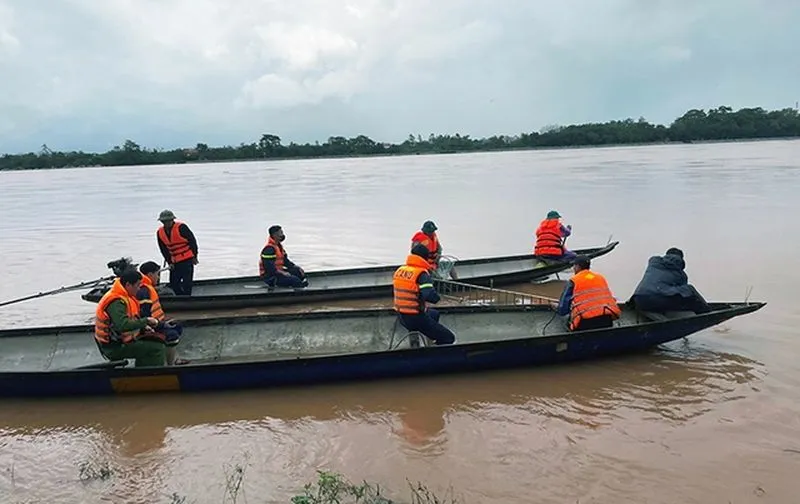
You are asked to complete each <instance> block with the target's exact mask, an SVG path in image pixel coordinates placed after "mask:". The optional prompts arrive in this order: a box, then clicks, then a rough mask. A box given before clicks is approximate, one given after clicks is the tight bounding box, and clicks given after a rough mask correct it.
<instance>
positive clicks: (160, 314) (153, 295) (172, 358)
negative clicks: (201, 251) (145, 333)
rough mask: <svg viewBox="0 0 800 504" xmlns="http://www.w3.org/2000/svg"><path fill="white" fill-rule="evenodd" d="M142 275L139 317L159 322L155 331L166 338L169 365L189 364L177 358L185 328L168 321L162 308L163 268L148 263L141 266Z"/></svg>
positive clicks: (137, 293) (138, 294) (138, 295)
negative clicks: (160, 286) (161, 286)
mask: <svg viewBox="0 0 800 504" xmlns="http://www.w3.org/2000/svg"><path fill="white" fill-rule="evenodd" d="M139 272H140V273H141V274H142V285H141V287H139V290H138V291H137V292H136V299H137V300H138V301H139V315H140V316H142V317H153V318H155V319H156V320H158V325H156V327H155V329H154V330H155V331H156V332H157V333H159V334H161V335H163V336H164V345H166V347H167V365H168V366H174V365H181V364H188V363H189V361H188V360H185V359H178V358H177V348H176V347H177V346H178V343H180V339H181V334H183V326H182V325H181V324H179V323H177V322H175V321H174V320H171V319H170V320H168V319H167V316H166V314H165V313H164V308H163V307H162V306H161V298H160V297H159V295H158V291H157V290H156V286H157V285H158V283H159V277H160V276H161V268H160V267H159V266H158V263H156V262H154V261H147V262H145V263H143V264H142V265H141V266H139Z"/></svg>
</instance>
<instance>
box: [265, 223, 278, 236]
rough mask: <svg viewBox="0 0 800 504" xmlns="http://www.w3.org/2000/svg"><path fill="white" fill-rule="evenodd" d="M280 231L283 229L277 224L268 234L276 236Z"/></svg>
mask: <svg viewBox="0 0 800 504" xmlns="http://www.w3.org/2000/svg"><path fill="white" fill-rule="evenodd" d="M280 230H281V227H280V226H279V225H277V224H275V225H272V226H270V227H269V229H268V230H267V232H268V233H269V235H270V236H272V235H274V234H275V233H277V232H278V231H280Z"/></svg>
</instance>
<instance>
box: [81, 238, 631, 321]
mask: <svg viewBox="0 0 800 504" xmlns="http://www.w3.org/2000/svg"><path fill="white" fill-rule="evenodd" d="M618 244H619V242H617V241H614V242H611V243H609V244H608V245H606V246H604V247H596V248H590V249H580V250H576V252H578V253H582V254H585V255H587V256H589V257H590V258H595V257H600V256H603V255H605V254H608V253H609V252H611V251H612V250H614V249H615V248H616V246H617V245H618ZM398 267H399V265H388V266H376V267H369V268H346V269H337V270H326V271H311V272H308V273H307V276H308V279H309V286H308V287H307V288H304V289H297V290H295V289H288V288H277V289H275V290H274V291H272V292H270V291H267V289H266V287H265V285H264V283H263V282H262V281H261V279H260V278H259V277H257V276H245V277H231V278H219V279H207V280H197V281H195V282H194V286H193V289H192V295H191V296H174V295H162V296H161V304H162V306H163V307H164V309H165V310H166V311H167V312H170V311H175V312H186V311H197V310H203V311H208V310H227V309H240V308H257V307H266V306H282V305H296V304H302V303H316V302H330V301H344V300H355V299H365V298H374V297H383V296H391V295H392V274H393V273H394V271H395V270H396V269H397V268H398ZM570 267H571V264H570V263H569V262H564V261H557V260H550V259H547V260H544V259H540V258H537V257H536V256H534V255H530V254H524V255H514V256H501V257H490V258H483V259H467V260H463V261H458V262H456V264H455V270H456V272H457V274H458V280H459V281H460V282H463V283H468V284H472V285H480V286H494V287H499V286H503V285H511V284H515V283H521V282H527V281H531V280H536V279H540V278H546V277H548V276H550V275H553V274H556V273H559V272H561V271H564V270H567V269H569V268H570ZM109 288H110V283H106V284H102V285H99V286H98V287H95V288H93V289H92V290H90V291H89V292H87V293H85V294H83V295H81V299H83V300H84V301H88V302H91V303H97V302H99V301H100V298H101V297H102V296H103V294H105V292H106V291H107V290H108V289H109Z"/></svg>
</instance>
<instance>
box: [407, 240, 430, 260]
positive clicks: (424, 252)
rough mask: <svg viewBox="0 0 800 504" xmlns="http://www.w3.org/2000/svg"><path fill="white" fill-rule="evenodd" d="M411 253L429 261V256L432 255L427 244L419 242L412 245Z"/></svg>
mask: <svg viewBox="0 0 800 504" xmlns="http://www.w3.org/2000/svg"><path fill="white" fill-rule="evenodd" d="M411 254H413V255H415V256H419V257H421V258H423V259H425V260H426V261H427V260H428V256H429V255H430V251H429V250H428V247H426V246H425V245H423V244H421V243H418V244H416V245H414V246H413V247H411Z"/></svg>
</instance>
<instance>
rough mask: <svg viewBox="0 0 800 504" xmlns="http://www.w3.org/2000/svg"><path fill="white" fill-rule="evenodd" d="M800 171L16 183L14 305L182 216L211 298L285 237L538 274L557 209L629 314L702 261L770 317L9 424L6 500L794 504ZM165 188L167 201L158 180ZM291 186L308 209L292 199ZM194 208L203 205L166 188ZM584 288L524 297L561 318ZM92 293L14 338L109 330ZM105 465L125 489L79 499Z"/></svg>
mask: <svg viewBox="0 0 800 504" xmlns="http://www.w3.org/2000/svg"><path fill="white" fill-rule="evenodd" d="M798 152H800V142H798V141H781V142H757V143H731V144H716V145H714V144H705V145H681V146H650V147H612V148H604V149H575V150H552V151H533V152H506V153H482V154H467V155H453V156H411V157H404V158H400V157H398V158H381V159H376V158H371V159H340V160H300V161H291V162H265V163H219V164H207V165H184V166H157V167H119V168H104V169H76V170H59V171H34V172H13V173H10V172H0V215H2V216H3V218H2V219H0V236H2V237H3V239H2V241H0V252H2V258H3V265H4V277H3V280H4V281H3V282H0V300H6V299H11V298H16V297H19V296H21V295H24V294H28V293H33V292H37V291H42V290H49V289H52V288H54V287H58V286H61V285H68V284H71V283H77V282H80V281H84V280H88V279H92V278H97V277H100V276H105V275H107V274H108V270H107V269H105V264H106V262H108V261H109V260H111V259H114V258H118V257H120V256H123V255H124V256H132V257H133V258H134V259H135V260H136V261H138V262H141V261H144V260H147V259H153V258H156V259H157V258H158V250H157V247H156V243H155V231H156V225H157V222H156V221H155V219H156V216H157V215H158V213H159V212H160V211H161V210H162V209H163V208H171V209H172V210H174V211H175V212H176V214H177V215H178V217H179V218H181V219H185V220H186V221H187V222H188V223H189V224H190V226H191V227H192V229H193V230H194V232H195V234H196V235H197V237H198V241H199V245H200V264H199V265H198V268H197V278H209V277H220V276H231V275H252V274H254V273H255V272H256V259H257V254H258V251H259V250H260V249H261V246H262V245H263V241H264V238H265V232H266V228H267V227H268V226H269V225H270V224H273V223H280V224H282V225H283V226H284V229H285V230H286V234H287V242H286V247H287V250H288V252H289V254H290V256H291V257H292V259H293V260H295V261H296V262H297V263H299V264H301V265H303V266H304V267H306V269H307V270H312V269H320V268H335V267H337V268H338V267H348V266H358V265H364V264H384V263H396V262H399V261H401V260H402V259H403V257H404V256H405V253H406V251H407V248H408V241H409V239H410V237H411V235H412V234H413V232H414V231H416V229H417V228H418V227H419V226H420V224H421V223H422V222H423V221H424V220H427V219H433V220H435V221H436V223H437V225H438V226H439V233H440V237H441V239H442V242H443V245H444V247H445V253H446V254H452V255H455V256H457V257H459V258H468V257H479V256H492V255H503V254H512V253H525V252H529V251H530V250H531V247H532V243H533V231H534V229H535V227H536V224H537V223H538V221H539V219H541V218H542V217H543V216H544V214H545V213H546V211H547V210H549V209H551V208H556V209H558V210H559V211H560V212H561V213H562V214H563V215H564V216H565V220H566V221H567V222H568V223H571V224H572V225H573V230H574V236H572V237H570V239H569V241H568V243H567V245H568V246H569V247H571V248H581V247H590V246H596V245H602V244H604V243H606V242H607V240H608V238H609V235H613V238H614V239H616V240H619V241H620V245H619V246H618V247H617V248H616V250H614V251H613V252H612V253H611V254H608V255H607V256H604V257H603V258H601V259H597V260H596V261H594V262H593V268H594V269H597V270H598V271H600V272H602V273H603V274H604V275H605V276H606V278H608V280H609V283H610V286H611V288H612V290H613V291H614V293H615V295H616V296H617V297H618V298H619V299H627V298H628V296H629V295H630V294H631V292H632V290H633V288H634V287H635V285H636V283H637V282H638V281H639V279H640V278H641V274H642V272H643V271H644V267H645V265H646V262H647V258H648V257H649V256H651V255H653V254H660V253H663V252H664V251H665V250H666V249H667V248H669V247H671V246H678V247H680V248H682V249H683V250H684V251H685V253H686V259H687V273H688V274H689V277H690V279H691V281H692V282H693V283H694V284H695V285H696V286H697V287H698V288H699V289H700V290H701V291H702V292H703V293H704V294H705V295H706V297H708V298H709V299H711V300H724V301H739V300H742V299H743V298H744V295H745V292H746V289H747V287H748V286H754V291H753V294H752V299H757V300H764V301H767V302H768V303H769V304H768V305H767V306H766V307H765V308H764V309H763V310H761V311H759V312H758V313H756V314H753V315H750V316H747V317H743V318H740V319H735V320H733V321H731V322H728V323H726V324H724V325H723V326H722V327H718V328H716V329H715V330H710V331H703V332H701V333H699V334H697V335H695V336H694V337H692V338H690V339H689V340H687V341H686V342H675V343H673V344H670V345H668V346H667V347H665V348H662V349H660V350H658V351H656V352H653V353H651V354H649V355H645V356H637V357H628V358H620V359H612V360H604V361H598V362H587V363H580V364H573V365H568V366H563V367H551V368H542V369H538V370H525V371H513V372H500V373H481V374H476V375H475V376H447V377H438V378H425V379H414V380H398V381H385V382H374V383H365V384H360V385H347V386H345V385H341V386H335V387H334V386H330V387H310V388H304V389H292V390H287V391H277V390H273V391H258V392H241V393H224V394H208V395H197V396H186V395H162V396H148V397H124V398H120V397H110V398H94V399H85V398H84V399H80V400H77V399H75V400H48V401H17V400H14V401H2V402H0V502H3V503H5V502H37V501H38V502H47V503H48V504H49V503H61V502H65V503H66V502H69V503H72V502H115V503H117V502H120V503H128V502H143V503H144V502H146V503H155V502H171V500H170V496H171V495H172V494H173V493H175V494H177V495H178V496H185V497H187V501H186V502H187V503H188V502H197V503H198V504H201V503H220V502H222V501H223V497H224V479H225V471H226V470H228V471H229V470H230V468H231V467H232V466H235V465H237V464H239V465H241V466H242V467H244V468H245V469H246V476H245V482H244V490H245V494H246V495H247V502H259V501H260V500H266V501H268V502H286V501H287V499H286V497H287V496H289V495H291V494H292V492H293V491H295V490H297V489H298V488H299V487H300V486H301V485H302V483H303V482H306V481H310V480H313V479H314V478H315V473H314V471H315V470H316V469H320V468H329V469H333V470H340V471H343V472H344V473H345V474H346V475H348V476H350V477H351V478H353V479H355V480H361V479H368V480H373V481H378V482H380V483H382V484H384V485H387V486H388V487H389V488H398V489H402V488H403V487H404V485H405V480H406V478H409V479H410V480H412V481H414V480H421V481H425V482H429V483H431V485H432V486H433V487H434V488H436V489H442V488H445V487H447V486H449V485H452V486H453V487H454V488H455V489H456V490H457V491H458V492H460V493H461V494H462V495H463V496H464V497H466V499H465V501H466V502H471V503H476V502H480V503H490V504H491V503H503V504H509V503H513V504H516V503H528V502H532V501H535V502H537V503H559V504H561V503H564V502H569V503H572V502H576V501H580V502H582V503H586V502H597V503H600V502H603V503H605V502H648V503H664V504H667V503H670V504H672V503H674V502H681V503H698V504H699V503H703V504H706V503H709V502H735V503H737V504H741V503H748V502H768V501H769V502H781V503H783V502H794V501H795V500H796V495H795V494H796V488H797V487H796V484H795V480H796V475H797V473H798V471H800V457H798V456H797V455H796V453H794V452H792V451H791V450H793V449H796V450H800V446H799V444H800V443H799V442H798V439H800V435H798V432H800V423H799V422H800V421H799V420H798V419H800V406H798V405H800V392H799V391H800V363H798V360H797V358H796V357H795V356H796V354H797V352H798V338H797V329H796V328H797V327H798V323H800V306H798V305H797V303H796V302H795V299H796V297H797V296H796V292H795V288H794V286H795V285H797V283H798V282H800V278H798V275H799V274H798V273H797V270H796V268H793V267H792V266H791V265H792V264H794V261H795V257H794V256H795V251H796V250H797V249H798V241H797V240H798V236H800V233H797V232H795V231H797V230H800V228H798V227H797V224H796V223H795V221H794V220H793V219H791V216H794V215H798V214H800V199H798V198H797V197H796V194H797V191H798V189H800V166H798V163H797V159H798ZM145 175H147V177H145ZM153 179H157V180H159V184H160V185H159V187H161V188H165V190H164V191H153V190H152V188H151V187H149V186H147V184H146V183H145V182H143V181H145V180H153ZM422 180H424V181H425V184H424V185H420V181H422ZM277 185H285V186H291V187H292V191H289V192H286V193H275V192H274V191H271V190H270V188H272V187H275V186H277ZM145 186H147V190H143V191H140V192H138V193H137V197H136V198H120V197H119V196H118V191H117V189H118V188H119V187H125V188H128V189H131V190H135V188H137V187H140V188H144V187H145ZM175 187H180V188H181V190H182V192H183V194H184V196H183V197H182V198H181V199H180V200H175V199H173V198H172V192H171V191H168V190H166V188H175ZM420 187H425V188H426V190H425V191H422V192H421V191H420ZM265 195H268V196H269V197H266V196H265ZM43 211H44V212H45V213H44V214H43V213H42V212H43ZM121 230H122V231H121ZM54 244H56V245H54ZM765 244H766V245H765ZM54 246H56V247H57V253H54V252H53V250H54V249H53V247H54ZM566 277H567V274H564V275H561V279H562V280H563V279H564V278H566ZM562 287H563V281H553V282H549V283H546V284H544V285H536V286H532V285H517V286H512V287H511V288H512V289H514V290H526V291H528V292H533V293H535V294H544V295H547V296H550V297H557V296H558V295H559V294H560V291H561V288H562ZM79 294H80V293H78V292H74V293H68V294H63V295H59V296H51V297H47V298H42V299H38V300H35V301H28V302H24V303H19V304H15V305H10V306H6V307H0V326H2V327H4V328H5V327H15V326H30V325H54V324H73V323H85V322H88V321H90V320H91V317H92V314H93V310H94V306H95V305H93V304H91V303H86V302H84V301H82V300H80V298H79ZM389 301H390V300H389V299H378V300H369V301H363V302H362V301H358V302H337V303H325V305H324V306H307V307H292V308H289V309H288V310H289V311H292V310H297V309H320V308H337V307H338V308H358V307H363V306H365V305H368V306H386V305H387V304H388V302H389ZM286 310H287V309H286V308H281V309H278V310H276V309H273V308H264V309H257V310H252V309H251V310H243V311H242V313H245V312H250V313H252V312H254V311H255V312H265V313H271V312H274V311H286ZM219 314H220V313H216V314H214V313H208V314H191V316H211V315H219ZM171 315H177V316H179V317H185V316H189V314H180V313H173V314H171ZM187 337H188V335H187ZM87 462H90V463H91V465H90V466H89V468H88V469H84V470H83V472H82V469H81V466H82V464H84V463H87ZM106 465H107V466H108V467H109V468H110V470H111V477H109V478H106V479H103V478H91V477H90V478H89V479H88V480H86V481H83V480H81V479H80V477H81V475H84V476H85V475H86V474H89V475H90V476H91V474H93V473H92V471H94V473H98V471H100V473H102V470H103V469H104V468H105V467H106ZM758 489H760V490H758ZM260 497H264V498H263V499H259V498H260Z"/></svg>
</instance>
